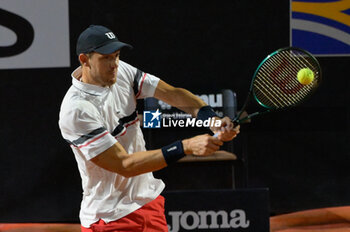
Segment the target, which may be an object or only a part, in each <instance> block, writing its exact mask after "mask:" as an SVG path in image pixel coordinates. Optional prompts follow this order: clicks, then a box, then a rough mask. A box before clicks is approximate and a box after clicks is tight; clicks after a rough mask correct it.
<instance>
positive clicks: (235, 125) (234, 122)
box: [213, 120, 239, 138]
mask: <svg viewBox="0 0 350 232" xmlns="http://www.w3.org/2000/svg"><path fill="white" fill-rule="evenodd" d="M232 123H233V128H235V127H237V126H238V125H239V122H238V120H233V121H232ZM213 137H214V138H217V137H219V132H216V133H215V134H214V135H213Z"/></svg>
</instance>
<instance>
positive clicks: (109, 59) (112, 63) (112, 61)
mask: <svg viewBox="0 0 350 232" xmlns="http://www.w3.org/2000/svg"><path fill="white" fill-rule="evenodd" d="M119 55H120V51H119V50H118V51H116V52H114V53H111V54H107V55H103V54H100V53H96V52H94V53H92V54H91V56H90V58H89V64H90V77H91V78H92V79H93V81H94V82H95V84H97V85H99V86H103V87H105V86H111V85H113V84H114V83H115V82H116V81H117V72H118V65H119Z"/></svg>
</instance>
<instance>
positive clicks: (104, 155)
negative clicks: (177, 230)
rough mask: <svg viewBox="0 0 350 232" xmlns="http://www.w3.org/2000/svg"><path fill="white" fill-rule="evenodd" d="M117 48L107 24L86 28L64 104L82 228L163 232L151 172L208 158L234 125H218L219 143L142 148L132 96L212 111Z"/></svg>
mask: <svg viewBox="0 0 350 232" xmlns="http://www.w3.org/2000/svg"><path fill="white" fill-rule="evenodd" d="M123 47H131V46H130V45H128V44H126V43H122V42H120V41H119V40H118V39H117V37H116V36H115V35H114V33H113V32H112V31H111V30H109V29H108V28H106V27H103V26H96V25H91V26H90V27H89V28H87V29H86V30H84V31H83V32H82V33H81V34H80V36H79V38H78V42H77V47H76V52H77V55H78V57H79V61H80V63H81V66H80V67H78V68H77V69H76V70H75V71H74V72H73V73H72V86H71V87H70V88H69V90H68V92H67V94H66V96H65V97H64V99H63V102H62V106H61V111H60V119H59V126H60V129H61V133H62V136H63V138H64V139H66V141H67V142H68V143H69V144H70V145H71V148H72V150H73V153H74V155H75V158H76V160H77V163H78V168H79V171H80V175H81V178H82V186H83V190H84V192H83V200H82V203H81V210H80V220H81V225H82V226H81V229H82V231H83V232H84V231H86V232H88V231H90V232H91V231H168V229H167V223H166V221H165V215H164V198H163V197H162V196H161V195H160V193H161V192H162V190H163V189H164V183H163V182H162V181H161V180H158V179H155V178H154V177H153V175H152V173H151V172H152V171H155V170H159V169H161V168H164V167H166V166H167V165H170V164H171V163H174V162H176V161H177V160H178V159H180V158H182V157H184V156H185V155H189V154H194V155H198V156H205V155H210V154H212V153H213V152H214V151H216V150H218V149H219V147H220V146H221V145H222V141H229V140H232V139H233V138H234V137H235V136H236V135H237V133H239V128H233V125H232V123H231V121H230V120H229V118H227V117H226V118H223V119H219V118H216V120H221V121H222V126H221V128H213V130H214V131H220V132H219V136H218V138H215V137H213V136H210V135H208V134H205V135H199V136H196V137H193V138H189V139H185V140H182V141H176V142H173V143H171V144H169V145H168V146H165V147H163V148H161V149H157V150H150V151H146V149H145V142H144V139H143V135H142V132H141V129H140V125H139V121H138V119H137V113H136V99H137V98H145V97H155V98H158V99H160V100H162V101H164V102H166V103H169V104H170V105H173V106H176V107H178V108H180V109H184V110H185V111H186V112H187V113H190V114H192V115H193V116H196V117H197V118H198V119H201V120H205V119H209V118H213V117H216V115H215V113H214V111H213V110H212V109H211V108H210V107H209V106H207V105H206V104H205V103H204V102H203V101H202V100H201V99H200V98H198V97H196V96H195V95H193V94H192V93H190V92H189V91H187V90H185V89H181V88H175V87H173V86H171V85H168V84H167V83H165V82H164V81H162V80H160V79H159V78H157V77H155V76H153V75H150V74H148V73H144V72H142V71H140V70H138V69H136V68H134V67H132V66H131V65H129V64H127V63H125V62H123V61H121V60H119V55H120V51H121V49H122V48H123ZM213 120H215V119H213Z"/></svg>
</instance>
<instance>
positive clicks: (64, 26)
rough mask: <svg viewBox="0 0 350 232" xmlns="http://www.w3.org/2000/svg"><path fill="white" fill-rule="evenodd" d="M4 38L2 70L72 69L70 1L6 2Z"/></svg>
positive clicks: (1, 19)
mask: <svg viewBox="0 0 350 232" xmlns="http://www.w3.org/2000/svg"><path fill="white" fill-rule="evenodd" d="M0 35H1V36H0V69H19V68H51V67H69V66H70V49H69V18H68V0H59V1H57V0H30V1H28V0H2V1H1V2H0Z"/></svg>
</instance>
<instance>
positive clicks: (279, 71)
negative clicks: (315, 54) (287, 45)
mask: <svg viewBox="0 0 350 232" xmlns="http://www.w3.org/2000/svg"><path fill="white" fill-rule="evenodd" d="M302 68H310V69H311V70H312V71H313V72H314V81H313V82H312V83H310V84H309V85H302V84H300V83H299V81H298V80H297V74H298V72H299V70H300V69H302ZM319 76H320V72H319V69H318V64H317V63H316V61H315V60H314V59H312V58H311V57H310V56H309V55H308V54H306V53H303V52H301V51H299V50H283V51H279V52H277V53H275V54H274V55H272V56H270V57H268V58H267V59H266V61H265V62H264V63H263V64H262V65H261V66H260V68H259V70H258V71H257V73H256V77H255V79H254V81H253V92H254V95H255V97H256V99H257V100H258V101H259V102H260V103H261V104H263V105H265V106H267V107H269V108H284V107H288V106H292V105H296V104H299V103H300V102H301V101H303V100H304V99H305V97H307V96H308V95H310V94H311V93H312V92H313V90H314V89H315V88H316V87H317V85H318V82H319V81H320V80H319V78H320V77H319Z"/></svg>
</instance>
